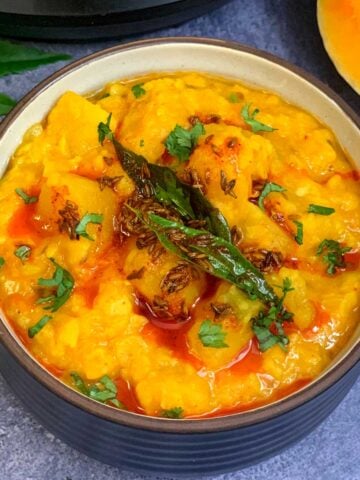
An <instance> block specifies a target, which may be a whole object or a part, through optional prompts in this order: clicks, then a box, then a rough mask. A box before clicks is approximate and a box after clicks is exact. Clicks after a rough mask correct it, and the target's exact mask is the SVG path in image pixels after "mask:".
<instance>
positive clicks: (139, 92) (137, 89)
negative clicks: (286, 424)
mask: <svg viewBox="0 0 360 480" xmlns="http://www.w3.org/2000/svg"><path fill="white" fill-rule="evenodd" d="M143 85H144V84H143V83H138V84H137V85H134V86H133V87H131V91H132V93H133V95H134V97H135V98H140V97H142V96H143V95H145V93H146V90H145V89H144V88H142V86H143Z"/></svg>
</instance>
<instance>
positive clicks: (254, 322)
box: [251, 278, 294, 352]
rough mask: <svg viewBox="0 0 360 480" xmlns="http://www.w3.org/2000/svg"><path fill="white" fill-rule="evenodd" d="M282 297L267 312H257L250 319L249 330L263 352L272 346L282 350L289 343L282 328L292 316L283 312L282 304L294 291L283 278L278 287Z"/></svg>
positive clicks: (288, 281)
mask: <svg viewBox="0 0 360 480" xmlns="http://www.w3.org/2000/svg"><path fill="white" fill-rule="evenodd" d="M280 288H281V289H282V292H283V295H282V297H281V298H280V300H279V301H278V303H277V304H275V305H272V306H271V307H270V308H269V309H267V310H262V311H260V312H259V314H258V315H257V317H254V318H252V319H251V328H252V330H253V332H254V334H255V336H256V338H257V339H258V342H259V348H260V350H261V351H262V352H265V351H266V350H268V349H269V348H271V347H273V346H274V345H277V344H278V345H279V346H280V347H281V348H282V349H283V350H286V346H287V345H288V343H289V338H288V337H287V335H286V334H285V331H284V328H283V322H284V321H291V320H292V316H293V314H292V313H290V312H288V311H287V310H285V308H284V306H283V303H284V300H285V297H286V295H287V293H289V292H291V291H292V290H294V288H293V287H292V283H291V280H290V279H289V278H285V279H284V280H283V284H282V286H281V287H280Z"/></svg>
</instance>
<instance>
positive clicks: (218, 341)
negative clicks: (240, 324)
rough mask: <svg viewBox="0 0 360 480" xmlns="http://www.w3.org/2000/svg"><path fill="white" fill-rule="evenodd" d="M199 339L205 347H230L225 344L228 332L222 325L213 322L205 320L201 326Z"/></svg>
mask: <svg viewBox="0 0 360 480" xmlns="http://www.w3.org/2000/svg"><path fill="white" fill-rule="evenodd" d="M198 337H199V339H200V341H201V343H202V344H203V345H204V347H211V348H226V347H228V346H229V345H227V344H226V343H225V337H226V332H224V331H223V329H222V325H220V324H216V323H212V322H211V320H204V321H203V322H202V324H201V325H200V329H199V333H198Z"/></svg>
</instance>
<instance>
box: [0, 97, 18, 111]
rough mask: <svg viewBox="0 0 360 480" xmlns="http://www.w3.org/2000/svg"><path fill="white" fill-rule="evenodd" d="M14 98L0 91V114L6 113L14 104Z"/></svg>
mask: <svg viewBox="0 0 360 480" xmlns="http://www.w3.org/2000/svg"><path fill="white" fill-rule="evenodd" d="M16 103H17V102H16V100H14V99H13V98H10V97H9V96H8V95H5V93H0V115H6V114H7V113H9V112H10V110H12V109H13V107H14V106H15V105H16Z"/></svg>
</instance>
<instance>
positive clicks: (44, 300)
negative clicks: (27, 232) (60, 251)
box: [36, 258, 75, 312]
mask: <svg viewBox="0 0 360 480" xmlns="http://www.w3.org/2000/svg"><path fill="white" fill-rule="evenodd" d="M50 261H51V262H52V263H53V265H54V266H55V272H54V274H53V276H52V278H39V280H38V285H39V286H41V287H45V288H49V289H52V290H53V293H51V294H50V295H48V296H46V297H41V298H39V300H38V301H37V302H36V303H38V304H48V305H46V306H45V307H43V308H44V310H50V311H51V312H56V311H57V310H59V308H60V307H62V306H63V305H64V303H65V302H66V301H67V300H68V299H69V297H70V295H71V292H72V290H73V288H74V284H75V282H74V279H73V277H72V275H71V274H70V273H69V272H68V271H67V270H65V269H64V268H62V267H61V266H60V265H59V264H58V263H56V262H55V260H54V259H53V258H50Z"/></svg>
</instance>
